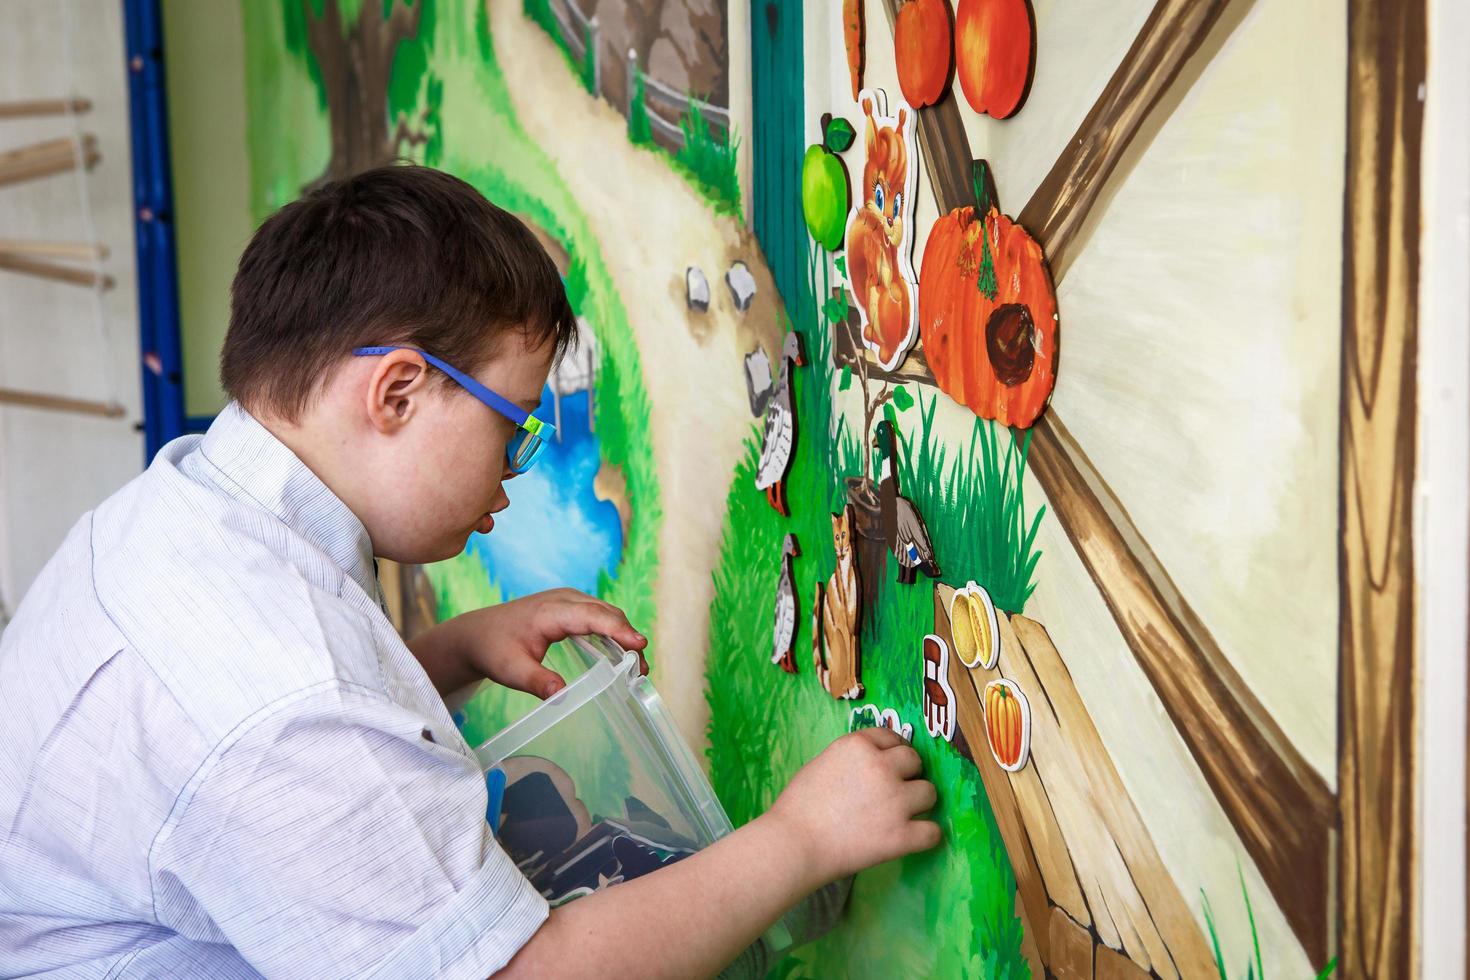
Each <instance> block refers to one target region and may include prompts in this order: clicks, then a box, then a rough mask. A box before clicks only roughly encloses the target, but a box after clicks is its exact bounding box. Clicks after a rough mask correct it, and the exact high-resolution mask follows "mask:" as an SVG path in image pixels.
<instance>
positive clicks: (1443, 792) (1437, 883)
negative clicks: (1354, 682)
mask: <svg viewBox="0 0 1470 980" xmlns="http://www.w3.org/2000/svg"><path fill="white" fill-rule="evenodd" d="M1467 37H1470V8H1467V7H1466V5H1465V3H1464V2H1463V0H1431V2H1430V4H1429V78H1428V81H1427V82H1426V85H1425V102H1424V167H1423V180H1424V204H1423V214H1424V239H1423V246H1422V248H1421V250H1420V260H1421V263H1422V264H1421V266H1420V281H1419V285H1420V292H1419V311H1420V314H1419V329H1420V351H1421V354H1420V357H1419V413H1420V415H1419V473H1418V479H1417V483H1416V488H1415V490H1416V500H1415V508H1416V522H1415V523H1416V527H1415V535H1414V538H1415V540H1414V555H1415V560H1416V566H1417V567H1416V568H1415V570H1414V575H1415V579H1416V580H1417V582H1418V595H1417V597H1416V598H1417V602H1418V609H1419V616H1418V627H1419V637H1418V642H1419V650H1420V651H1421V655H1422V661H1421V669H1420V677H1419V683H1420V693H1421V701H1420V704H1422V705H1423V711H1422V714H1421V716H1420V731H1419V739H1420V747H1421V752H1422V755H1421V758H1422V759H1423V760H1424V771H1423V777H1422V778H1421V780H1420V789H1419V812H1420V815H1421V816H1420V831H1419V840H1420V848H1419V868H1420V885H1419V887H1420V903H1419V909H1420V922H1419V923H1418V925H1419V936H1420V938H1421V945H1420V948H1421V953H1420V963H1421V969H1420V971H1419V972H1420V975H1421V976H1424V977H1431V976H1433V977H1463V976H1466V975H1467V974H1466V965H1467V957H1466V951H1465V941H1466V940H1465V923H1466V909H1465V902H1466V880H1465V875H1466V863H1465V858H1466V855H1465V830H1466V827H1465V820H1466V784H1465V772H1466V768H1465V751H1466V744H1465V741H1466V717H1465V708H1466V705H1465V695H1466V682H1467V678H1466V641H1467V638H1466V595H1467V591H1470V573H1467V554H1466V544H1467V541H1470V521H1467V519H1466V518H1467V514H1466V501H1467V500H1470V280H1467V278H1466V270H1467V269H1470V132H1467V127H1466V120H1467V119H1470V62H1467V61H1466V59H1465V56H1464V44H1465V38H1467Z"/></svg>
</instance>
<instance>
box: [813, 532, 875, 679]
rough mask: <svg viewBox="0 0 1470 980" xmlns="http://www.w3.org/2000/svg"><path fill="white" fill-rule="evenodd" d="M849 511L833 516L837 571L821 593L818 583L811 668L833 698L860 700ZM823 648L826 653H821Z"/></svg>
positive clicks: (854, 563) (856, 595) (854, 568)
mask: <svg viewBox="0 0 1470 980" xmlns="http://www.w3.org/2000/svg"><path fill="white" fill-rule="evenodd" d="M852 523H853V521H852V508H851V507H845V508H843V510H842V513H840V514H833V515H832V548H833V550H834V551H835V552H836V553H837V567H836V569H834V570H833V572H832V577H831V578H829V579H827V586H826V588H825V589H824V588H823V587H822V583H821V582H818V583H817V587H816V590H815V591H816V601H815V602H814V604H813V608H812V666H813V668H815V671H816V675H817V680H819V681H821V683H822V687H823V689H825V690H826V692H827V693H828V694H830V695H832V696H833V697H834V698H838V699H839V700H841V699H852V698H860V697H862V696H863V683H862V680H861V679H860V677H861V660H862V657H861V653H860V651H859V649H858V636H859V627H858V622H859V619H858V611H859V605H858V604H859V602H860V596H859V593H858V571H857V561H856V558H855V556H854V554H853V546H854V545H853V539H852ZM824 646H825V651H824V649H823V648H824Z"/></svg>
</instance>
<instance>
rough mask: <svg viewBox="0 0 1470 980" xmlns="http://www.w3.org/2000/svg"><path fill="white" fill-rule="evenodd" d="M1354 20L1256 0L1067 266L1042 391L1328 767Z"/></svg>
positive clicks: (1326, 769) (1287, 723)
mask: <svg viewBox="0 0 1470 980" xmlns="http://www.w3.org/2000/svg"><path fill="white" fill-rule="evenodd" d="M1324 25H1336V26H1337V29H1336V30H1335V31H1334V30H1328V29H1325V27H1324ZM1304 37H1313V38H1314V41H1313V43H1312V44H1310V45H1306V46H1304V45H1303V44H1302V43H1301V39H1302V38H1304ZM1345 41H1346V31H1345V25H1344V23H1343V19H1342V14H1341V10H1340V8H1339V5H1337V4H1335V3H1333V2H1331V0H1308V2H1302V0H1259V2H1257V4H1256V6H1255V9H1254V10H1253V12H1252V13H1251V14H1250V15H1249V16H1248V17H1247V19H1246V20H1245V22H1244V23H1243V24H1242V25H1241V26H1240V28H1239V29H1238V30H1237V32H1236V34H1235V35H1234V36H1233V37H1232V38H1231V39H1230V41H1229V42H1228V43H1227V45H1226V46H1225V48H1224V50H1223V51H1222V52H1221V53H1220V54H1219V55H1218V56H1217V58H1216V61H1215V63H1214V64H1213V65H1212V67H1211V69H1210V70H1209V71H1207V72H1206V73H1205V75H1204V77H1203V78H1202V79H1201V81H1200V83H1199V84H1198V85H1197V86H1196V87H1195V89H1194V90H1193V91H1192V92H1190V93H1189V95H1187V96H1186V97H1185V99H1184V101H1183V102H1182V104H1181V105H1180V106H1179V109H1178V111H1177V112H1176V113H1175V114H1174V116H1173V117H1172V118H1171V119H1170V121H1169V122H1168V123H1167V124H1166V125H1165V126H1164V128H1163V130H1162V131H1161V132H1160V133H1159V135H1158V137H1157V139H1156V140H1155V141H1154V143H1153V145H1152V147H1151V148H1150V150H1149V152H1148V153H1147V154H1145V155H1144V157H1143V158H1142V160H1141V161H1140V163H1139V165H1138V167H1137V169H1136V170H1135V171H1134V172H1133V173H1132V175H1131V176H1130V177H1129V179H1128V180H1127V181H1126V183H1124V185H1123V186H1122V188H1121V189H1120V190H1119V192H1118V194H1117V196H1116V197H1115V198H1114V199H1113V201H1112V202H1111V204H1110V205H1109V208H1108V211H1107V213H1106V214H1105V215H1104V217H1103V218H1102V220H1101V221H1100V223H1099V224H1098V227H1097V229H1096V232H1095V233H1094V235H1093V237H1092V238H1091V239H1090V240H1089V241H1088V242H1087V243H1086V245H1085V246H1084V247H1083V248H1082V249H1081V250H1080V251H1079V252H1078V256H1077V259H1076V261H1075V263H1074V264H1073V266H1072V269H1071V271H1070V272H1069V273H1068V275H1067V278H1066V279H1065V280H1064V282H1063V283H1062V286H1061V288H1060V291H1059V293H1060V294H1059V305H1060V308H1061V311H1062V324H1063V326H1062V331H1063V333H1062V341H1061V342H1062V345H1063V351H1064V354H1063V368H1062V370H1061V371H1060V374H1059V381H1058V386H1057V391H1056V396H1055V399H1054V402H1053V404H1054V407H1055V408H1056V410H1057V411H1058V413H1059V414H1060V415H1061V417H1062V418H1064V419H1065V420H1066V422H1067V425H1068V427H1069V428H1070V429H1071V431H1072V433H1073V434H1074V435H1075V437H1076V438H1077V441H1078V442H1079V443H1080V444H1081V445H1082V446H1083V448H1084V449H1085V450H1086V452H1087V453H1088V456H1089V457H1090V458H1091V460H1092V461H1093V463H1094V464H1095V465H1096V466H1097V468H1098V470H1099V471H1100V472H1101V473H1102V475H1103V476H1104V478H1105V479H1106V480H1107V481H1108V483H1109V485H1110V486H1111V487H1112V488H1113V490H1114V491H1115V492H1116V493H1117V494H1118V497H1119V498H1120V499H1121V501H1122V503H1123V505H1124V506H1125V507H1126V508H1127V509H1128V511H1129V513H1130V514H1131V515H1132V517H1133V519H1134V521H1135V522H1136V524H1137V525H1138V527H1139V529H1140V531H1141V532H1142V533H1143V536H1144V537H1145V539H1146V540H1147V541H1148V542H1149V543H1150V545H1151V546H1152V547H1153V548H1154V550H1155V551H1156V552H1157V554H1158V556H1159V558H1160V560H1161V561H1162V563H1163V565H1164V567H1165V568H1166V569H1168V571H1169V573H1170V575H1171V576H1172V577H1173V579H1174V581H1175V583H1176V584H1177V585H1178V586H1179V588H1180V589H1181V590H1182V592H1183V594H1184V596H1185V597H1186V599H1187V600H1188V601H1189V602H1190V604H1191V605H1192V606H1193V608H1194V609H1195V611H1196V612H1197V613H1198V614H1199V615H1200V617H1201V618H1202V619H1203V621H1204V623H1205V624H1206V625H1207V627H1208V628H1209V629H1210V631H1211V632H1212V633H1213V635H1214V637H1215V639H1216V640H1217V641H1218V642H1219V644H1220V646H1221V649H1222V650H1224V652H1225V653H1226V655H1227V656H1229V657H1231V659H1232V661H1233V663H1234V664H1235V666H1236V667H1237V668H1238V669H1239V670H1240V673H1241V675H1242V676H1243V677H1244V678H1245V680H1246V681H1247V682H1248V683H1249V684H1250V686H1251V688H1252V689H1253V690H1254V691H1255V692H1256V693H1257V694H1258V696H1259V697H1260V698H1261V700H1262V701H1263V702H1264V703H1265V705H1266V707H1267V708H1269V709H1270V710H1271V711H1272V713H1273V714H1275V716H1276V718H1277V720H1278V721H1279V722H1280V724H1281V726H1282V728H1283V729H1284V730H1285V732H1286V733H1287V735H1288V736H1289V737H1290V738H1291V739H1292V740H1293V742H1294V743H1295V744H1296V745H1297V747H1298V748H1299V749H1300V750H1301V751H1302V753H1303V754H1304V755H1305V756H1306V758H1307V759H1308V761H1310V762H1311V763H1312V765H1314V766H1315V767H1316V768H1317V769H1318V770H1319V771H1320V772H1321V773H1322V774H1323V775H1324V776H1325V778H1326V779H1327V781H1328V783H1329V785H1333V784H1335V782H1336V772H1335V766H1336V762H1335V760H1336V740H1335V739H1336V735H1335V732H1336V695H1337V680H1336V678H1337V651H1336V644H1337V561H1336V555H1337V552H1336V538H1335V535H1336V528H1337V483H1338V466H1337V428H1338V425H1337V420H1338V370H1339V364H1338V351H1339V336H1340V332H1341V322H1340V288H1341V286H1340V283H1341V264H1342V259H1341V255H1342V249H1341V227H1342V224H1341V211H1342V186H1343V177H1342V153H1343V145H1344V143H1343V141H1344V132H1343V129H1344V125H1343V112H1344V106H1343V97H1344V96H1343V83H1342V79H1343V77H1344V75H1343V73H1344V71H1345ZM1047 574H1048V573H1047V571H1046V566H1045V561H1044V560H1043V566H1042V575H1043V577H1045V576H1046V575H1047ZM1050 625H1051V624H1050V623H1048V626H1050Z"/></svg>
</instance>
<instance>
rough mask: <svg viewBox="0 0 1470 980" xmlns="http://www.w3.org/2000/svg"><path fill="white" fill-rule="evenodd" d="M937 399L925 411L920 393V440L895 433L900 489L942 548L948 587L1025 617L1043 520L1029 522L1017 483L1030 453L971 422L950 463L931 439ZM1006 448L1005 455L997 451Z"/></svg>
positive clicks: (1022, 443) (1005, 434) (999, 431)
mask: <svg viewBox="0 0 1470 980" xmlns="http://www.w3.org/2000/svg"><path fill="white" fill-rule="evenodd" d="M939 398H940V396H939V394H938V393H934V394H932V395H930V396H929V399H928V403H927V405H926V404H925V396H924V393H923V391H920V392H919V399H918V405H919V412H920V416H921V419H920V429H921V431H920V433H919V434H918V435H917V436H915V435H911V434H906V433H905V432H904V430H903V428H902V426H901V425H900V428H899V440H898V441H899V445H900V447H901V451H900V453H899V457H900V458H899V466H898V473H899V486H901V487H902V488H903V493H904V495H905V496H906V497H908V498H909V499H911V500H913V501H914V503H915V504H917V505H918V507H919V512H920V513H921V514H923V515H924V520H925V522H926V523H927V524H928V527H929V532H930V536H931V537H932V538H933V539H934V540H935V541H936V542H939V544H938V545H937V546H936V547H937V548H939V551H940V553H939V555H938V557H939V560H940V567H941V569H942V570H943V572H944V576H945V578H946V579H947V580H949V581H952V582H959V583H963V582H967V581H970V580H974V581H976V582H978V583H980V584H981V585H983V586H985V589H986V591H988V592H989V593H990V597H991V599H992V600H993V601H994V602H995V604H996V605H997V606H998V607H1000V608H1001V609H1004V610H1005V611H1006V612H1010V613H1020V612H1025V610H1026V600H1028V599H1030V598H1031V593H1032V592H1034V591H1035V590H1036V565H1037V562H1038V561H1040V559H1041V552H1040V551H1038V550H1036V535H1037V532H1038V531H1039V530H1040V529H1041V519H1042V517H1043V516H1044V515H1045V514H1046V506H1045V505H1042V506H1041V507H1040V508H1038V509H1037V510H1036V512H1035V513H1034V514H1032V515H1031V516H1030V518H1029V520H1028V518H1027V515H1026V499H1025V492H1024V488H1023V485H1022V479H1021V477H1022V475H1023V474H1024V473H1025V470H1026V456H1027V452H1028V450H1029V448H1030V445H1031V434H1030V433H1029V432H1028V433H1026V434H1025V435H1024V436H1022V437H1020V438H1016V437H1015V436H1014V435H1013V433H1012V432H1011V431H1010V430H1008V429H1006V428H1005V427H1004V426H999V425H996V424H995V423H994V422H992V421H990V420H989V419H981V418H977V419H975V427H974V430H973V431H972V432H971V435H970V444H969V446H968V447H967V448H966V450H965V451H964V452H960V453H956V454H955V455H954V456H953V457H952V458H947V457H948V449H947V447H946V446H944V445H943V444H942V443H941V442H940V441H939V440H938V438H936V437H934V436H933V434H932V433H933V421H934V412H935V410H936V408H937V406H938V403H939ZM1002 444H1004V446H1005V449H1004V450H1002V449H1001V446H1002Z"/></svg>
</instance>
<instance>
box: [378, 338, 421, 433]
mask: <svg viewBox="0 0 1470 980" xmlns="http://www.w3.org/2000/svg"><path fill="white" fill-rule="evenodd" d="M428 385H429V376H428V364H427V363H426V362H425V361H424V358H423V356H422V355H421V354H419V353H418V352H417V351H412V350H395V351H389V352H388V353H387V354H384V355H383V356H382V357H380V358H378V359H377V363H376V364H374V365H373V372H372V374H370V375H369V376H368V384H367V390H366V391H365V392H364V395H363V396H364V399H365V402H366V404H365V407H366V408H367V414H368V421H369V422H370V423H371V424H372V426H373V428H375V429H377V430H378V431H379V432H382V433H384V434H387V433H390V432H392V431H394V430H396V429H398V428H400V427H401V426H402V425H403V424H404V423H406V422H407V421H408V420H409V419H410V418H412V417H413V413H414V410H415V409H416V408H417V407H418V404H419V402H420V400H421V399H422V398H423V397H424V394H425V392H427V390H428Z"/></svg>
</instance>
